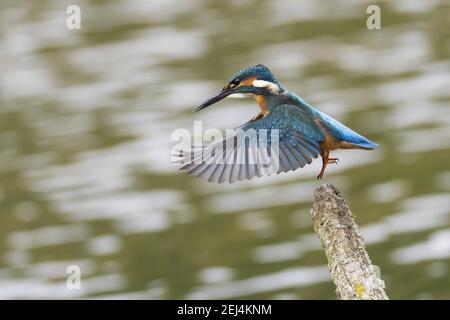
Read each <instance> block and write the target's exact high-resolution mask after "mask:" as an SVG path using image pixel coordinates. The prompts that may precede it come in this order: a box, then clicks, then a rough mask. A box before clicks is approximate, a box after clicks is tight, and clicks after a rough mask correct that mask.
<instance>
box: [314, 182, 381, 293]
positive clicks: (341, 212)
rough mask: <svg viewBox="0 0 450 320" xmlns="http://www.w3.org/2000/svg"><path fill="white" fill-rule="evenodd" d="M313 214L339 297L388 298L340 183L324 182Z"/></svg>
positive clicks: (318, 191)
mask: <svg viewBox="0 0 450 320" xmlns="http://www.w3.org/2000/svg"><path fill="white" fill-rule="evenodd" d="M311 215H312V220H313V224H314V230H315V231H316V233H317V234H318V235H319V238H320V242H321V244H322V246H323V248H324V249H325V255H326V257H327V259H328V267H329V269H330V272H331V278H332V280H333V282H334V284H335V285H336V294H337V296H338V298H339V299H342V300H349V299H357V300H388V299H389V298H388V296H387V295H386V293H385V291H384V282H383V280H381V279H379V278H378V277H377V275H376V272H375V268H374V266H373V265H372V262H371V261H370V258H369V255H368V254H367V251H366V249H365V246H364V242H363V239H362V237H361V235H360V233H359V231H358V226H357V224H356V222H355V219H354V216H353V214H352V212H351V211H350V209H349V207H348V206H347V204H346V203H345V200H344V198H343V197H342V195H341V193H340V192H339V190H338V189H337V188H336V187H334V186H333V185H331V184H324V185H322V186H320V187H318V188H317V189H316V191H315V192H314V204H313V209H312V210H311Z"/></svg>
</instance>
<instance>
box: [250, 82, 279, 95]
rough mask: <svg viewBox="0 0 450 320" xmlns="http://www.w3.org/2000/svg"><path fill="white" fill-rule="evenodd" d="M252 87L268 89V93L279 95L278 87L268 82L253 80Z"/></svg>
mask: <svg viewBox="0 0 450 320" xmlns="http://www.w3.org/2000/svg"><path fill="white" fill-rule="evenodd" d="M253 86H255V87H259V88H266V89H269V91H271V92H272V93H275V94H279V93H280V87H279V86H278V85H277V84H275V83H273V82H270V81H265V80H255V81H253Z"/></svg>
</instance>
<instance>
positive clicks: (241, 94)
mask: <svg viewBox="0 0 450 320" xmlns="http://www.w3.org/2000/svg"><path fill="white" fill-rule="evenodd" d="M228 98H238V99H242V98H247V95H246V94H245V93H233V94H230V95H229V96H228Z"/></svg>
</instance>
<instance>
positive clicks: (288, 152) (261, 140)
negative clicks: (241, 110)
mask: <svg viewBox="0 0 450 320" xmlns="http://www.w3.org/2000/svg"><path fill="white" fill-rule="evenodd" d="M323 140H324V136H323V134H322V132H321V131H320V129H319V127H318V126H317V125H316V123H315V122H314V121H313V119H312V117H311V115H310V114H309V113H308V112H306V111H305V110H302V109H300V108H298V107H296V106H294V105H289V104H285V105H281V106H278V107H277V108H276V109H275V110H273V111H271V112H269V114H267V115H266V116H265V117H263V118H261V119H259V120H255V121H249V122H247V123H245V124H244V125H242V126H241V127H239V128H236V129H235V130H234V134H233V135H231V136H229V137H226V138H225V139H223V140H220V141H217V142H214V143H211V144H209V145H207V146H206V147H202V148H200V149H197V150H195V149H194V150H192V151H191V152H189V153H187V154H186V153H185V154H183V155H182V157H183V159H182V160H181V161H180V162H182V163H183V164H184V165H183V166H182V167H181V168H180V169H181V170H186V171H188V174H191V175H195V176H198V177H201V178H205V179H207V180H208V181H209V182H218V183H223V182H229V183H233V182H235V181H238V180H245V179H248V180H249V179H252V178H253V177H255V176H258V177H259V176H262V175H270V174H273V173H276V174H278V173H280V172H287V171H291V170H296V169H297V168H302V167H304V166H305V165H307V164H310V163H311V162H312V159H313V158H317V157H318V155H319V154H320V142H321V141H323ZM186 163H187V164H186Z"/></svg>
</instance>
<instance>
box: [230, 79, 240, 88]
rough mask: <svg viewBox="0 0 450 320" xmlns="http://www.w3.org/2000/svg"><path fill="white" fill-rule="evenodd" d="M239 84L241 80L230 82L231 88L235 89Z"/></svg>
mask: <svg viewBox="0 0 450 320" xmlns="http://www.w3.org/2000/svg"><path fill="white" fill-rule="evenodd" d="M239 83H241V80H239V79H234V80H233V81H231V82H230V86H231V87H232V88H234V87H236V86H237V85H238V84H239Z"/></svg>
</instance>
